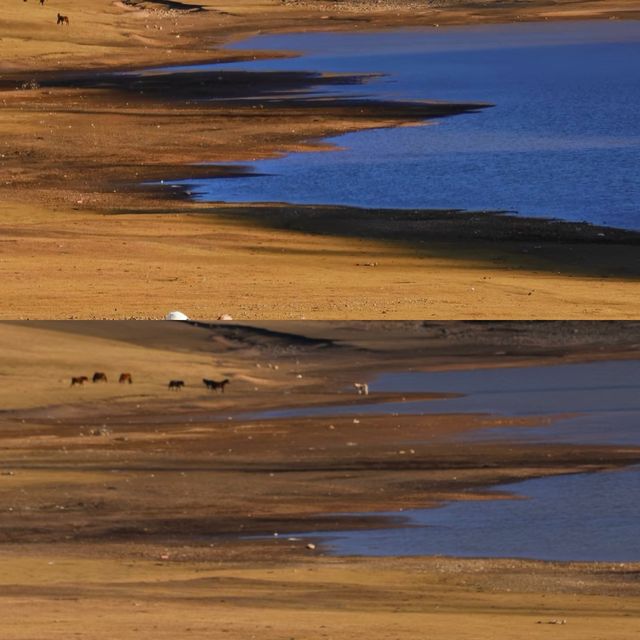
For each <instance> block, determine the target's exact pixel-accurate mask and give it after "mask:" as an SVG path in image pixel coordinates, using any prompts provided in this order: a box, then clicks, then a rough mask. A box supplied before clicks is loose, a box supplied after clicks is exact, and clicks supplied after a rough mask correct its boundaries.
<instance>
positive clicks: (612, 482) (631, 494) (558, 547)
mask: <svg viewBox="0 0 640 640" xmlns="http://www.w3.org/2000/svg"><path fill="white" fill-rule="evenodd" d="M500 490H501V491H511V492H514V493H515V494H516V496H515V497H514V498H513V499H496V500H480V501H477V500H476V501H466V500H463V501H456V502H450V503H447V504H445V505H444V506H442V507H438V508H435V509H414V510H410V511H404V512H402V513H398V512H394V513H389V514H387V515H389V516H393V517H396V518H397V517H398V516H399V515H401V516H404V517H406V518H407V519H408V523H409V524H410V526H407V527H401V528H395V529H377V530H369V531H345V532H343V533H340V534H335V533H329V532H327V533H322V532H320V533H315V534H313V535H309V536H307V537H318V536H321V537H322V538H323V539H324V540H325V541H326V543H327V544H328V546H329V548H330V549H331V550H332V552H333V553H336V554H338V555H373V556H389V555H393V556H411V555H452V556H467V557H509V558H535V559H539V560H559V561H569V560H576V561H589V562H591V561H593V562H596V561H603V562H605V561H606V562H634V561H635V562H637V561H640V536H639V535H638V532H639V531H640V502H639V501H638V500H637V495H638V491H639V490H640V468H638V467H633V468H630V469H624V470H620V471H610V472H602V473H592V474H576V475H565V476H556V477H553V478H540V479H536V480H526V481H524V482H519V483H515V484H509V485H502V486H501V487H500Z"/></svg>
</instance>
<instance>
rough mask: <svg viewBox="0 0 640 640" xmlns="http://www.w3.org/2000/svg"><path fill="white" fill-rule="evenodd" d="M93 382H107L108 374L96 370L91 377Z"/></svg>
mask: <svg viewBox="0 0 640 640" xmlns="http://www.w3.org/2000/svg"><path fill="white" fill-rule="evenodd" d="M91 381H92V382H107V374H106V373H102V371H96V372H95V373H94V374H93V378H91Z"/></svg>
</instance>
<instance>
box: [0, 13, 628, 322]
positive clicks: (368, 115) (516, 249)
mask: <svg viewBox="0 0 640 640" xmlns="http://www.w3.org/2000/svg"><path fill="white" fill-rule="evenodd" d="M485 5H486V3H483V4H482V6H481V5H480V4H474V3H472V4H469V5H464V6H463V5H460V4H458V3H449V4H448V5H447V6H446V7H445V6H443V3H438V6H437V7H436V6H430V7H428V8H424V7H423V8H422V9H421V10H420V11H416V8H415V7H414V6H412V5H410V4H408V5H406V6H405V7H404V8H402V7H400V6H399V5H397V4H396V3H393V4H388V5H386V4H384V3H383V4H379V5H377V8H376V10H372V9H371V7H370V6H369V5H368V4H366V3H363V4H360V3H357V2H354V3H336V5H335V6H333V5H332V6H331V7H330V6H329V5H327V4H320V3H319V4H318V5H317V6H316V4H315V3H312V2H308V3H275V2H268V3H264V4H256V3H254V2H252V1H249V0H246V1H242V2H238V3H234V4H233V5H229V6H226V5H217V4H215V5H214V4H213V3H211V2H208V1H205V2H203V3H202V7H203V8H204V9H205V10H202V11H196V10H195V9H196V8H197V7H186V8H185V7H181V8H178V9H176V8H171V7H169V8H168V7H167V6H166V3H164V4H163V3H154V2H129V3H126V4H123V3H117V2H116V3H111V4H109V3H107V4H105V3H103V2H98V1H97V0H87V1H86V2H83V3H82V4H81V5H77V4H75V3H72V2H70V1H69V0H60V1H59V2H55V3H54V2H51V1H48V2H47V3H46V4H45V6H44V7H41V6H40V5H39V4H37V3H36V2H35V1H33V0H29V1H28V2H26V3H23V2H20V3H19V2H15V3H13V4H11V6H10V7H8V8H5V9H4V14H3V17H4V20H3V23H2V25H0V54H1V56H0V58H1V60H2V62H1V63H0V88H1V89H3V90H2V91H0V99H1V100H2V105H1V108H2V115H3V117H2V119H1V120H0V167H1V169H2V173H3V180H2V181H0V233H1V235H2V241H1V244H0V251H1V252H0V261H1V262H0V264H1V265H2V268H3V271H4V272H5V273H6V274H7V276H8V277H6V278H4V279H3V282H2V285H1V287H2V289H1V292H2V297H3V307H2V310H1V311H0V316H1V317H4V318H130V317H136V318H155V317H162V316H163V315H164V314H165V313H166V312H167V311H168V310H169V309H170V308H174V307H178V308H182V309H183V310H184V311H185V312H187V313H189V314H190V315H192V316H196V317H203V318H211V317H217V316H219V315H220V314H222V313H230V314H232V315H233V316H234V317H237V318H247V319H255V318H265V319H268V318H282V319H285V318H286V319H300V318H303V317H304V318H327V319H328V318H364V319H366V318H369V319H371V318H424V317H431V318H444V319H453V318H489V319H491V318H493V319H495V318H512V319H516V318H635V317H637V316H638V302H637V300H638V299H639V297H638V286H639V285H638V275H639V273H638V266H637V259H636V254H637V234H624V233H622V234H617V235H615V234H612V233H610V232H608V231H607V232H606V233H605V237H603V236H601V235H599V232H598V231H597V230H594V229H591V230H590V229H588V228H585V227H584V225H561V226H560V227H558V226H552V227H549V226H548V225H547V224H546V223H544V222H541V221H531V220H514V219H508V218H507V219H504V218H501V217H498V218H496V219H492V218H490V221H489V223H487V220H486V217H485V218H484V219H482V218H479V217H477V216H476V219H475V220H474V221H472V222H470V223H469V224H465V225H464V231H463V232H462V234H461V232H460V227H461V225H460V224H457V223H456V221H453V222H452V221H451V218H450V216H448V215H443V214H442V212H435V213H434V212H418V213H416V214H414V216H413V218H412V219H411V220H405V219H404V216H401V217H402V220H400V221H399V219H398V218H399V216H398V215H397V213H394V212H384V211H359V210H345V209H342V208H324V209H320V210H314V211H310V210H308V209H303V208H295V207H287V206H282V207H268V208H265V207H220V206H215V205H209V206H203V205H198V204H195V203H192V202H189V201H188V200H186V199H184V198H180V197H179V196H180V194H178V193H173V194H167V193H166V192H163V191H161V190H160V191H159V190H149V189H141V188H139V187H138V185H139V183H141V182H143V181H154V180H159V179H163V178H169V177H171V178H180V177H183V176H185V175H193V174H194V172H195V171H196V170H195V169H194V168H193V167H192V166H190V165H192V164H193V163H198V162H202V161H203V160H207V161H211V162H219V163H225V162H228V161H231V160H234V161H236V160H244V161H251V160H254V159H256V158H263V157H273V156H274V155H275V154H278V153H282V152H288V151H298V150H311V149H314V148H321V147H322V143H319V142H318V140H321V139H322V138H323V137H325V136H329V135H335V134H339V133H343V132H346V131H353V130H360V129H364V128H370V127H379V126H393V125H399V124H411V123H415V122H416V120H421V119H423V118H425V117H427V118H428V117H432V116H433V115H447V113H454V112H455V109H456V108H453V107H452V108H448V107H443V109H444V112H442V113H440V114H434V113H432V112H429V110H428V109H426V110H425V109H424V108H421V109H420V110H419V112H416V110H415V108H414V107H412V106H410V105H404V106H398V105H390V104H379V105H375V106H374V107H371V108H369V109H367V110H366V112H364V113H363V112H362V109H361V105H349V104H340V103H326V104H322V105H317V106H316V107H315V108H309V107H308V106H305V107H302V106H301V105H300V104H298V103H296V101H295V100H287V101H281V102H275V103H273V102H270V103H264V101H261V100H260V91H259V90H258V91H257V89H256V87H259V86H261V85H260V82H262V83H265V82H266V84H264V89H265V90H269V89H273V88H278V87H283V86H286V87H288V88H292V87H300V88H303V87H304V86H305V84H306V83H308V81H309V80H308V78H307V79H305V78H304V77H303V76H300V77H295V78H292V77H288V78H279V79H278V80H277V81H276V80H275V79H274V78H269V79H268V80H267V81H265V79H264V78H262V79H261V78H260V76H254V77H252V78H250V79H249V84H250V93H252V94H255V93H256V91H257V95H254V97H253V98H252V99H251V100H245V102H244V104H243V105H240V104H238V103H234V104H232V105H229V104H228V103H227V104H226V105H225V104H222V103H220V102H216V101H215V100H214V101H213V102H212V103H210V104H208V105H207V106H203V104H202V103H200V104H198V103H195V102H193V101H192V100H191V97H194V96H195V97H197V95H198V93H197V91H195V88H194V86H192V87H190V88H188V87H185V85H184V82H183V79H180V78H178V77H171V76H170V77H165V78H164V79H163V80H162V81H161V82H156V81H148V82H146V83H145V84H144V85H139V84H131V83H129V85H126V83H125V84H121V85H119V86H114V84H113V82H108V83H106V84H105V82H104V78H100V77H99V76H96V75H94V76H91V75H89V76H87V70H93V71H95V72H96V73H97V72H98V71H104V70H108V69H118V68H120V69H124V68H134V67H143V66H148V65H158V64H162V63H164V62H169V61H171V62H172V63H173V62H187V61H198V60H204V59H207V60H212V59H225V58H226V59H229V58H230V57H231V56H233V57H237V56H238V55H239V54H238V52H236V51H234V52H231V51H228V50H225V49H224V48H222V45H223V43H224V42H225V41H228V40H229V39H238V38H242V37H245V36H247V35H251V34H254V33H257V32H259V31H286V30H304V29H314V30H317V29H354V28H367V29H376V28H387V27H392V26H399V25H402V24H407V23H411V24H425V25H428V24H433V23H435V22H436V21H437V22H438V24H443V25H444V24H461V23H470V22H478V21H509V20H522V19H527V20H528V19H547V18H548V19H568V18H576V17H579V18H602V17H609V18H613V17H617V18H635V17H637V15H638V12H637V9H638V6H637V3H636V2H631V1H622V0H621V1H620V2H616V3H611V2H602V1H601V2H585V3H568V2H566V3H565V2H559V3H554V4H553V5H547V4H545V3H538V2H532V3H524V4H521V3H519V4H518V6H517V9H516V8H514V7H511V6H510V7H505V6H503V5H502V4H497V3H496V5H495V6H494V5H490V6H485ZM172 6H173V5H172ZM176 6H178V5H176ZM57 11H59V12H61V13H63V14H68V15H69V17H70V25H69V28H68V29H67V27H66V26H60V27H57V26H56V25H55V14H56V12H57ZM247 55H249V56H253V55H263V54H260V53H259V52H248V53H247ZM62 72H64V73H62ZM222 84H223V85H224V95H225V96H229V95H237V96H242V95H243V92H244V93H245V94H246V91H247V89H246V86H247V79H246V78H244V79H243V78H239V77H237V76H234V75H233V74H224V80H223V82H222ZM218 90H219V89H217V91H218ZM140 91H143V93H140ZM194 91H195V93H194ZM176 97H178V98H179V99H176ZM245 97H246V96H245ZM200 171H201V172H204V171H205V170H204V169H201V170H200ZM169 195H171V197H169ZM470 217H471V218H473V216H470ZM370 265H375V267H374V268H371V266H370ZM291 274H295V277H292V275H291Z"/></svg>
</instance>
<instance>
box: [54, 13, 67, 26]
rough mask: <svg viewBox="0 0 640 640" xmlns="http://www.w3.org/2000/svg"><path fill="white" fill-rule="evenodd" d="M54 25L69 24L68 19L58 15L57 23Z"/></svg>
mask: <svg viewBox="0 0 640 640" xmlns="http://www.w3.org/2000/svg"><path fill="white" fill-rule="evenodd" d="M56 24H67V25H68V24H69V18H68V17H67V16H63V15H62V14H61V13H59V14H58V22H56Z"/></svg>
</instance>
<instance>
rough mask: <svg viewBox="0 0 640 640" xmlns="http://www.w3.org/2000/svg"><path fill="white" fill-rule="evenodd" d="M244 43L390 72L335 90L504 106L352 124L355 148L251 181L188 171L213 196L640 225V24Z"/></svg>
mask: <svg viewBox="0 0 640 640" xmlns="http://www.w3.org/2000/svg"><path fill="white" fill-rule="evenodd" d="M237 46H238V47H242V48H264V49H275V50H283V49H287V50H294V51H296V50H297V51H301V52H302V54H303V55H302V57H300V58H293V59H291V58H289V59H278V60H269V61H258V62H255V63H251V64H247V63H244V64H231V65H225V68H246V69H253V70H260V69H263V70H267V69H268V70H311V71H331V72H349V73H352V72H382V73H385V74H387V76H386V77H383V78H380V79H378V80H371V81H370V82H368V84H367V85H366V86H365V87H364V88H363V87H356V88H355V89H354V87H348V86H345V87H339V86H336V87H331V89H330V91H331V92H332V93H341V94H344V93H345V92H346V93H351V94H353V92H354V91H355V92H358V93H360V94H361V93H362V92H363V91H365V92H367V94H368V95H370V96H372V97H376V98H391V99H428V100H443V101H458V102H488V103H492V104H495V105H496V106H495V108H492V109H489V110H485V111H482V112H480V113H477V114H468V115H463V116H456V117H453V118H448V119H445V120H441V121H439V122H438V124H437V125H436V126H429V127H419V128H409V129H407V128H400V129H381V130H375V131H368V132H360V133H357V134H348V135H345V136H341V137H339V138H336V139H334V140H333V142H335V143H336V144H338V145H339V146H341V147H343V148H344V149H345V150H344V151H341V152H325V153H313V154H309V153H304V154H292V155H290V156H287V157H285V158H281V159H277V160H267V161H261V162H258V163H256V164H255V170H256V172H257V173H259V174H265V175H258V176H255V177H253V178H252V179H251V180H248V179H243V180H235V179H233V180H231V179H215V180H209V181H204V182H190V183H188V184H189V186H190V187H191V188H192V189H195V190H196V191H198V192H199V194H200V195H199V196H198V197H199V198H202V199H205V200H216V201H232V202H243V201H275V202H295V203H316V204H319V203H328V204H348V205H355V206H366V207H392V208H411V209H413V208H442V209H450V208H458V209H471V210H514V211H517V212H519V213H521V214H526V215H541V216H554V217H560V218H564V219H568V220H588V221H590V222H594V223H602V224H608V225H610V226H619V227H625V228H630V229H639V228H640V211H639V209H640V181H638V180H637V179H636V171H637V166H638V165H639V164H640V119H638V117H637V105H638V103H639V102H640V82H639V79H640V78H639V76H638V73H637V64H636V60H638V59H639V58H640V24H638V23H636V22H631V21H630V22H609V21H607V22H576V23H559V24H540V23H538V24H519V25H484V26H478V27H473V28H469V27H456V28H446V29H439V30H436V29H429V30H408V31H402V32H390V33H383V34H381V33H366V34H348V33H339V34H327V33H317V34H309V33H305V34H289V35H278V36H260V37H258V38H254V39H252V40H249V41H247V42H243V43H241V44H240V45H237ZM209 66H210V65H209ZM324 91H327V89H324ZM203 160H204V161H206V158H203Z"/></svg>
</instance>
